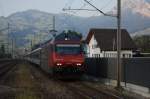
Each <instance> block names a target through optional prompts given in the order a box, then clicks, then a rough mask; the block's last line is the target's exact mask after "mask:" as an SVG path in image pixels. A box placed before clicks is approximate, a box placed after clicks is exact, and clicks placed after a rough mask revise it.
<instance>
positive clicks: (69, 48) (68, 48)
mask: <svg viewBox="0 0 150 99" xmlns="http://www.w3.org/2000/svg"><path fill="white" fill-rule="evenodd" d="M55 51H56V53H58V54H80V53H81V46H80V45H79V44H57V45H56V46H55Z"/></svg>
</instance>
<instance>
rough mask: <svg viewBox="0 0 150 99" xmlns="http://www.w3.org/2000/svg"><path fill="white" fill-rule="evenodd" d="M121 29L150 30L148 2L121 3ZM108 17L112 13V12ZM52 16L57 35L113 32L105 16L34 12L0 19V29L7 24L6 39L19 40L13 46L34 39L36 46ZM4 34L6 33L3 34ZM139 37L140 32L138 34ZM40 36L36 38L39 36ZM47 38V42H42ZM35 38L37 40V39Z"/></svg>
mask: <svg viewBox="0 0 150 99" xmlns="http://www.w3.org/2000/svg"><path fill="white" fill-rule="evenodd" d="M122 1H123V2H122V28H125V29H127V30H128V31H129V33H134V32H137V31H140V30H143V29H146V28H150V0H122ZM109 13H116V8H115V7H114V9H113V10H112V11H110V12H109ZM53 16H55V17H56V18H55V20H56V23H55V24H56V29H57V30H58V32H61V31H62V30H64V29H71V30H75V31H77V32H81V33H83V35H84V36H86V35H87V33H88V31H89V29H90V28H116V24H117V21H116V18H112V17H107V16H103V15H101V16H93V17H79V16H74V15H69V14H64V13H60V14H52V13H46V12H42V11H38V10H27V11H23V12H17V13H14V14H11V15H10V16H8V17H0V29H3V28H6V27H7V25H8V22H9V24H10V31H11V33H10V36H12V37H14V38H18V39H21V40H22V41H21V42H20V41H19V40H18V42H17V45H20V46H22V45H28V46H29V44H27V42H28V43H29V41H31V40H32V41H33V39H34V38H36V40H37V41H35V40H34V42H39V41H41V39H42V41H43V40H45V39H49V37H51V36H49V35H48V34H49V30H51V29H52V24H53ZM5 32H6V33H7V31H5ZM137 33H138V32H137ZM139 33H140V32H139ZM39 35H40V36H39ZM46 37H47V38H46ZM37 38H38V39H37Z"/></svg>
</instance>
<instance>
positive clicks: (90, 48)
mask: <svg viewBox="0 0 150 99" xmlns="http://www.w3.org/2000/svg"><path fill="white" fill-rule="evenodd" d="M121 35H122V36H121V45H122V46H121V57H124V58H131V57H132V56H133V50H135V49H136V45H135V44H134V42H133V40H132V38H131V37H130V35H129V33H128V32H127V30H125V29H122V30H121ZM116 38H117V30H116V29H91V30H90V32H89V34H88V36H87V38H86V43H87V57H117V50H116V48H117V47H116V46H117V42H116V41H117V39H116Z"/></svg>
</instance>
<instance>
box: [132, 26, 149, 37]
mask: <svg viewBox="0 0 150 99" xmlns="http://www.w3.org/2000/svg"><path fill="white" fill-rule="evenodd" d="M141 35H150V28H147V29H144V30H141V31H138V32H135V33H133V34H132V35H131V36H133V37H134V36H141Z"/></svg>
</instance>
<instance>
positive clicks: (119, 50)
mask: <svg viewBox="0 0 150 99" xmlns="http://www.w3.org/2000/svg"><path fill="white" fill-rule="evenodd" d="M84 1H85V2H86V3H88V4H89V5H90V6H92V7H93V8H95V9H96V10H97V11H98V12H100V13H101V14H103V15H104V16H110V17H115V18H116V19H117V89H121V84H120V83H121V0H117V15H112V14H107V13H104V12H103V11H102V10H100V9H98V8H97V7H96V6H94V5H93V4H91V3H90V2H89V1H88V0H84ZM66 10H87V11H95V10H93V9H71V8H68V9H63V11H66Z"/></svg>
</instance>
